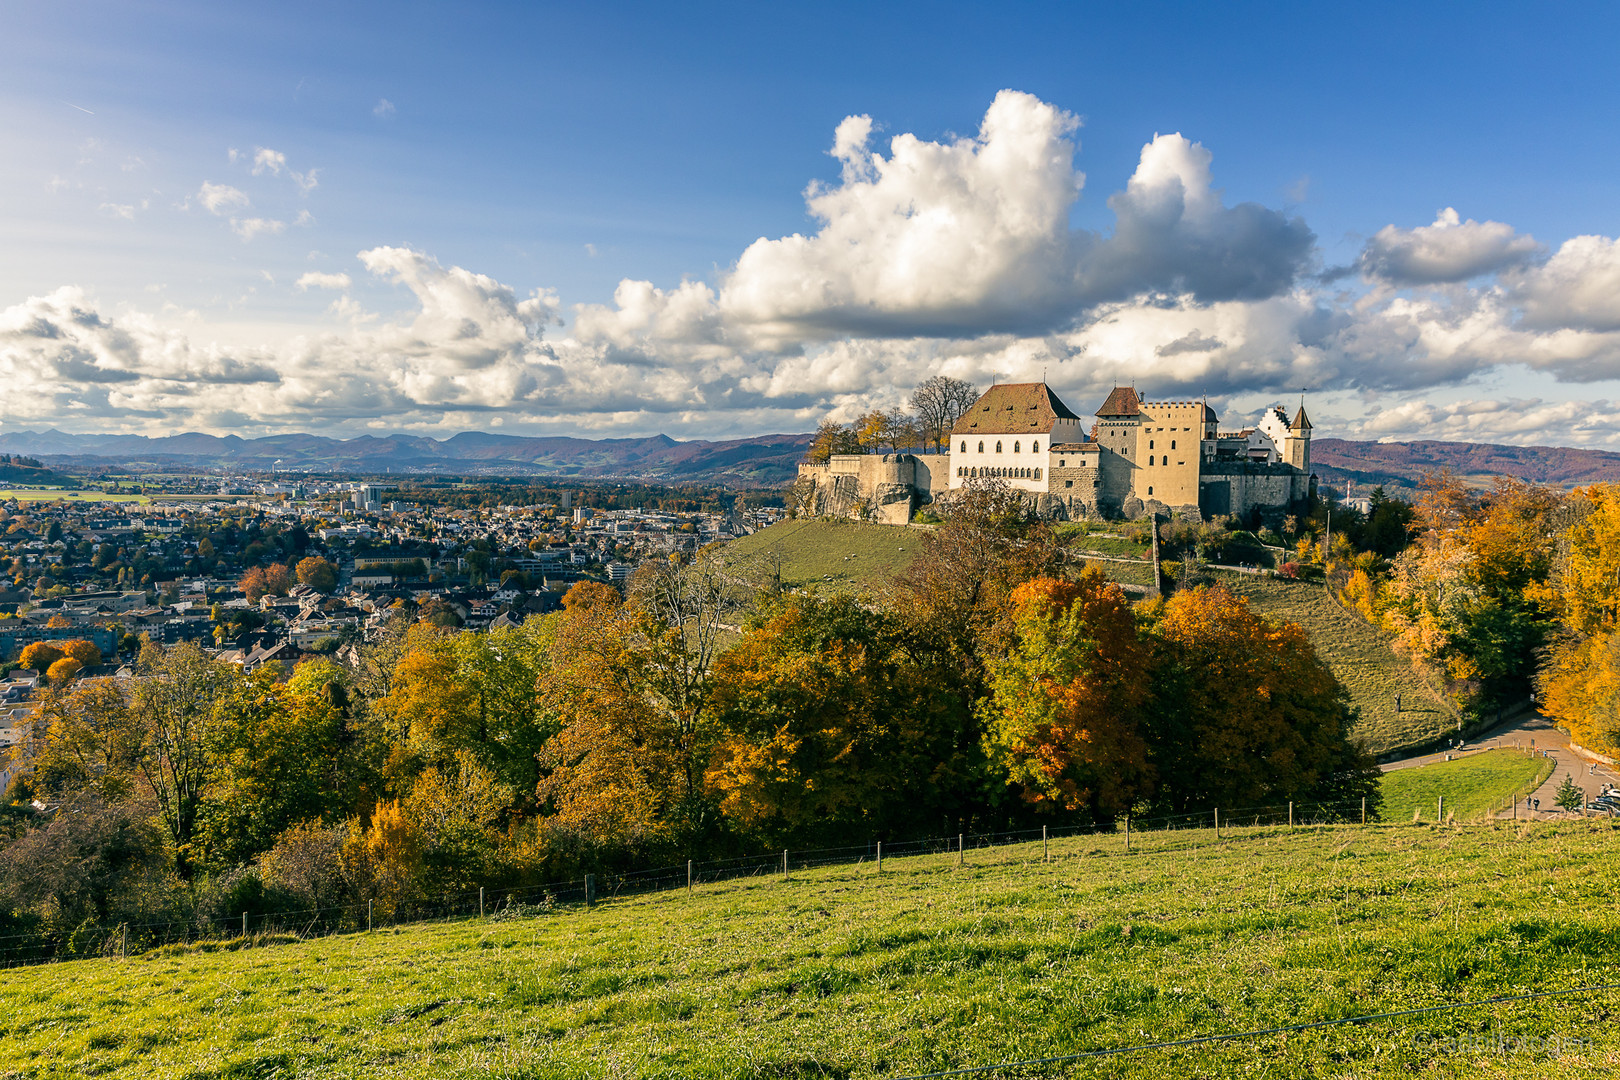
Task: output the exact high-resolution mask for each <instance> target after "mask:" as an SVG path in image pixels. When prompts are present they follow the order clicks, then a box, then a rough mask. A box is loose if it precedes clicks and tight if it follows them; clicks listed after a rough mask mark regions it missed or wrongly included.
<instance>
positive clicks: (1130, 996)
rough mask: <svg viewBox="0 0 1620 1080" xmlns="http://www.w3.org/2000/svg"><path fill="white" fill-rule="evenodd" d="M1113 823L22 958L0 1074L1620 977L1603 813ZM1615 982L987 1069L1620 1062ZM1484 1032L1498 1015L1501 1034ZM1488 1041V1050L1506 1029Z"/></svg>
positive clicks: (1150, 1013)
mask: <svg viewBox="0 0 1620 1080" xmlns="http://www.w3.org/2000/svg"><path fill="white" fill-rule="evenodd" d="M1133 848H1134V849H1133V851H1132V852H1131V853H1130V854H1126V853H1125V852H1124V850H1123V844H1122V838H1121V836H1119V835H1118V834H1114V835H1109V836H1102V837H1088V838H1078V839H1070V840H1061V841H1054V843H1053V844H1052V846H1051V851H1052V855H1053V861H1052V862H1050V863H1043V862H1042V861H1041V845H1040V844H1039V843H1038V842H1037V843H1035V844H1028V845H1022V846H1018V847H1007V848H996V849H987V850H981V851H976V852H970V853H969V855H968V858H967V865H966V866H964V867H962V868H960V869H959V868H957V867H956V866H955V861H956V860H955V856H954V855H951V856H938V855H935V856H920V857H916V858H910V859H889V860H886V861H885V864H884V871H883V873H882V874H881V875H879V874H877V873H875V872H874V870H873V867H872V865H871V864H870V863H867V864H862V865H854V866H840V867H833V868H823V869H816V870H801V869H799V868H795V869H794V872H793V874H792V877H791V878H790V879H787V880H783V879H782V878H781V877H779V876H772V877H759V878H751V879H744V880H741V881H734V882H728V883H721V884H714V885H705V886H701V887H699V889H698V891H697V892H696V893H695V894H693V895H687V894H685V893H683V892H672V893H661V894H652V895H647V896H641V897H630V898H623V899H616V900H608V901H606V902H605V903H602V904H600V905H599V906H597V907H596V908H594V909H586V908H581V907H569V908H557V909H552V910H540V911H530V912H528V913H521V914H515V915H500V916H494V917H491V918H488V919H467V920H459V921H454V922H443V923H430V924H420V925H416V926H408V927H400V928H398V929H397V930H394V931H391V932H378V933H375V934H369V935H368V934H364V933H356V934H351V935H346V936H339V937H329V938H321V939H315V940H310V941H294V942H287V943H276V942H275V941H257V942H255V941H254V940H253V939H249V941H248V942H247V946H248V947H242V948H234V947H233V948H221V949H219V950H218V951H205V950H203V949H201V948H198V947H195V946H190V947H169V948H164V949H158V950H155V951H153V952H150V953H146V954H144V955H139V956H133V957H131V958H129V959H128V960H123V961H120V960H81V961H74V962H69V963H61V964H53V965H47V966H43V967H34V968H20V969H12V970H8V971H5V972H3V973H0V1075H6V1076H15V1077H29V1078H53V1080H54V1078H67V1077H81V1076H105V1077H164V1078H170V1077H178V1078H189V1080H203V1078H210V1080H223V1078H228V1077H355V1078H358V1077H385V1078H386V1077H403V1078H409V1080H436V1078H446V1077H455V1078H472V1077H486V1076H495V1077H552V1076H557V1077H620V1076H626V1077H627V1076H667V1077H690V1076H696V1077H737V1078H743V1077H822V1076H828V1077H855V1078H866V1077H894V1076H903V1075H907V1074H913V1073H920V1072H930V1071H934V1070H943V1069H951V1068H963V1067H972V1066H983V1065H989V1064H993V1063H995V1062H998V1061H1011V1060H1018V1059H1029V1058H1038V1057H1045V1056H1050V1055H1062V1054H1074V1053H1081V1052H1086V1051H1095V1050H1106V1049H1117V1048H1125V1047H1131V1046H1136V1045H1140V1044H1144V1043H1151V1042H1158V1041H1168V1040H1175V1039H1184V1038H1192V1037H1198V1036H1209V1035H1224V1034H1234V1033H1241V1032H1246V1031H1255V1030H1258V1029H1265V1028H1271V1027H1276V1026H1282V1025H1291V1024H1299V1023H1304V1022H1310V1021H1317V1020H1330V1019H1340V1018H1348V1017H1356V1016H1364V1015H1367V1014H1372V1013H1380V1012H1391V1011H1396V1010H1404V1009H1416V1008H1423V1007H1427V1006H1434V1005H1443V1004H1453V1003H1465V1002H1475V1001H1479V1000H1480V999H1484V998H1489V997H1492V996H1495V995H1508V994H1521V993H1527V992H1532V991H1539V990H1568V989H1571V988H1574V987H1580V986H1583V985H1591V984H1599V983H1612V982H1616V981H1620V979H1617V978H1616V973H1617V971H1620V929H1617V928H1616V925H1615V922H1614V919H1613V911H1614V905H1615V904H1616V902H1617V901H1620V885H1617V883H1616V880H1615V878H1614V875H1613V874H1612V873H1610V872H1609V870H1610V868H1612V866H1613V864H1614V860H1615V858H1616V857H1617V856H1620V831H1617V830H1616V829H1615V828H1613V827H1612V826H1610V825H1609V824H1608V823H1606V822H1597V821H1585V822H1569V823H1558V824H1537V825H1533V826H1529V825H1524V824H1522V823H1520V824H1518V825H1514V824H1513V823H1497V824H1493V825H1477V826H1467V827H1452V828H1446V827H1440V826H1433V825H1411V824H1404V823H1403V824H1391V825H1374V826H1370V827H1358V826H1334V827H1310V828H1300V829H1296V830H1291V831H1290V830H1287V829H1283V828H1275V827H1273V828H1236V829H1228V830H1227V831H1226V834H1225V836H1224V837H1223V838H1222V839H1219V840H1217V839H1216V838H1215V837H1214V836H1213V835H1212V834H1211V833H1210V832H1209V831H1208V830H1203V831H1192V830H1184V831H1180V832H1176V833H1158V834H1155V833H1142V834H1139V835H1138V836H1137V837H1136V838H1135V843H1134V845H1133ZM1616 1004H1617V999H1616V997H1615V996H1614V992H1612V991H1606V992H1600V993H1595V994H1593V993H1586V994H1580V995H1571V996H1567V997H1557V998H1548V999H1541V1000H1533V1001H1521V1002H1511V1003H1501V1004H1495V1005H1490V1006H1486V1007H1469V1008H1465V1009H1461V1010H1457V1011H1451V1012H1439V1013H1429V1014H1425V1015H1420V1016H1408V1017H1403V1018H1399V1019H1393V1020H1377V1021H1372V1022H1367V1023H1358V1024H1350V1025H1342V1026H1331V1027H1322V1028H1316V1029H1312V1030H1307V1031H1296V1032H1291V1033H1286V1034H1273V1035H1260V1036H1253V1037H1245V1038H1241V1039H1237V1040H1234V1041H1231V1042H1218V1043H1208V1044H1204V1045H1201V1046H1195V1047H1183V1048H1171V1049H1156V1050H1137V1051H1132V1052H1129V1053H1125V1054H1121V1055H1119V1056H1113V1057H1107V1058H1101V1059H1093V1060H1082V1061H1078V1062H1070V1063H1068V1064H1066V1065H1062V1066H1054V1067H1047V1068H1043V1069H1029V1070H1019V1071H1017V1072H1015V1073H1011V1074H1009V1073H1000V1074H998V1075H1003V1076H1005V1075H1019V1076H1042V1077H1045V1076H1051V1077H1058V1076H1062V1077H1135V1078H1144V1080H1145V1078H1154V1080H1157V1078H1161V1077H1167V1076H1199V1077H1239V1076H1244V1077H1247V1076H1276V1077H1285V1076H1286V1077H1292V1076H1322V1077H1328V1076H1332V1077H1341V1076H1342V1077H1350V1076H1354V1077H1358V1078H1400V1080H1407V1078H1409V1077H1412V1076H1422V1077H1431V1076H1432V1077H1452V1076H1465V1075H1466V1076H1475V1075H1477V1076H1489V1077H1524V1078H1536V1080H1541V1078H1546V1077H1575V1076H1604V1075H1609V1074H1610V1073H1611V1072H1612V1070H1613V1068H1614V1067H1615V1065H1616V1063H1617V1062H1620V1025H1616V1024H1614V1023H1613V1022H1612V1016H1613V1011H1614V1009H1615V1007H1616ZM1487 1036H1492V1037H1506V1038H1507V1039H1509V1040H1510V1041H1511V1040H1519V1041H1518V1042H1517V1043H1512V1042H1510V1045H1512V1046H1515V1047H1516V1049H1513V1050H1512V1051H1511V1052H1503V1051H1501V1050H1500V1049H1492V1048H1494V1047H1497V1046H1498V1044H1495V1043H1491V1044H1487V1043H1486V1042H1485V1041H1484V1040H1485V1039H1486V1037H1487ZM1488 1047H1491V1048H1488Z"/></svg>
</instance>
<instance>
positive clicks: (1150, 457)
mask: <svg viewBox="0 0 1620 1080" xmlns="http://www.w3.org/2000/svg"><path fill="white" fill-rule="evenodd" d="M1148 445H1149V446H1151V445H1153V444H1152V443H1149V444H1148ZM1148 464H1149V465H1152V464H1153V455H1152V454H1149V455H1148Z"/></svg>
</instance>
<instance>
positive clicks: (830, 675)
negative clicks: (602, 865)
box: [705, 596, 965, 844]
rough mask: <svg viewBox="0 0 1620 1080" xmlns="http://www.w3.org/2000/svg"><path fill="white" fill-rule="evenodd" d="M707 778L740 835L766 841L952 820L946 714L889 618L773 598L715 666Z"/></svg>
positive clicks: (832, 603) (915, 827)
mask: <svg viewBox="0 0 1620 1080" xmlns="http://www.w3.org/2000/svg"><path fill="white" fill-rule="evenodd" d="M711 708H712V710H713V713H714V716H715V721H716V724H717V726H718V728H719V733H718V736H717V742H716V745H715V747H714V750H713V752H712V754H711V756H710V759H709V765H708V769H707V772H706V774H705V779H706V782H707V783H708V785H709V786H710V787H711V788H712V789H713V790H714V791H715V792H716V793H717V794H718V795H719V797H720V809H721V812H722V813H723V814H725V816H726V817H727V819H728V820H730V821H731V823H732V824H733V826H734V827H735V828H736V829H737V830H738V831H739V832H741V833H743V834H745V835H750V836H754V837H758V838H760V839H762V840H765V841H767V842H769V843H772V844H777V843H787V842H789V841H792V842H796V843H837V842H845V843H847V842H850V841H852V840H864V839H865V838H866V837H868V836H870V835H872V834H873V833H878V834H879V835H881V834H882V833H883V832H885V831H889V830H901V831H907V830H909V831H920V830H921V829H923V828H927V827H931V826H934V824H935V822H937V821H938V820H939V816H940V814H941V813H942V812H949V811H951V810H954V809H955V805H954V803H955V800H956V797H957V795H958V791H959V789H960V788H961V787H963V786H965V785H963V784H962V783H961V775H962V768H961V762H960V761H959V760H958V755H957V752H956V746H955V740H956V732H957V731H958V730H959V729H960V728H961V727H962V724H961V720H960V716H959V714H958V712H957V706H956V703H955V702H954V701H953V700H952V699H951V698H950V697H949V695H947V694H945V693H943V692H942V688H941V686H940V684H939V680H937V679H936V678H934V673H933V672H931V671H930V670H928V669H927V668H926V667H925V666H923V665H922V664H921V663H919V661H918V657H917V656H916V655H915V654H914V653H913V652H912V651H911V650H910V649H908V648H907V644H906V638H905V635H904V633H903V628H902V627H901V626H900V625H899V624H898V622H897V621H896V620H895V619H894V618H893V617H892V616H889V615H886V614H884V613H881V612H873V611H870V610H868V609H867V608H866V607H865V606H863V605H861V604H860V603H858V602H856V601H855V600H854V599H852V598H848V597H842V598H834V599H827V600H823V599H820V598H817V597H810V596H793V597H789V598H786V599H784V601H783V602H782V603H781V604H780V605H779V606H776V607H775V608H773V609H772V610H770V611H769V612H768V613H767V614H765V615H763V616H761V617H759V618H758V619H757V620H755V621H754V622H753V623H752V624H751V625H750V627H749V629H748V631H747V633H746V634H745V635H744V637H743V639H742V641H741V642H739V643H738V644H737V645H735V646H734V647H732V648H731V649H729V650H727V651H726V652H725V653H723V654H721V655H720V656H719V658H718V659H717V660H716V661H715V665H714V691H713V695H712V699H711Z"/></svg>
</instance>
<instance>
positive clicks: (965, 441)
mask: <svg viewBox="0 0 1620 1080" xmlns="http://www.w3.org/2000/svg"><path fill="white" fill-rule="evenodd" d="M979 449H981V450H982V449H984V448H983V447H982V446H981V447H980V448H979ZM962 453H964V454H965V453H967V440H966V439H963V440H962Z"/></svg>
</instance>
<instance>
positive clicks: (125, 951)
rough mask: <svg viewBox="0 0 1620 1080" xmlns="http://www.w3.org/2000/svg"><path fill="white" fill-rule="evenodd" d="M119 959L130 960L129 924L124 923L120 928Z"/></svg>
mask: <svg viewBox="0 0 1620 1080" xmlns="http://www.w3.org/2000/svg"><path fill="white" fill-rule="evenodd" d="M118 958H119V959H120V960H127V959H129V923H123V924H122V925H120V926H119V927H118Z"/></svg>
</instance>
